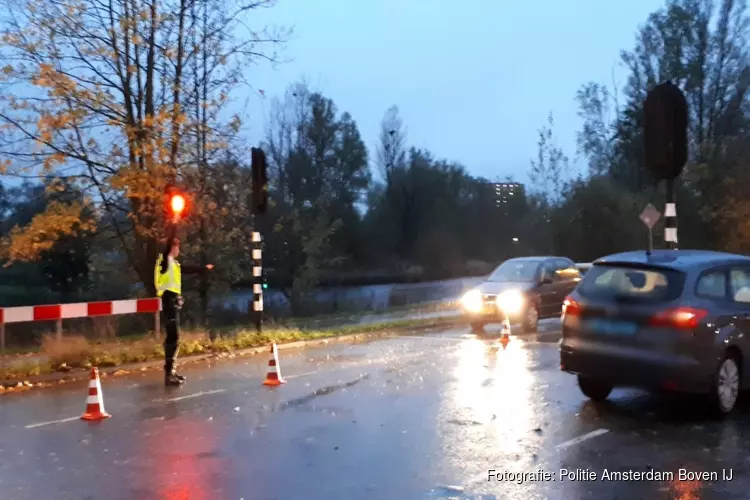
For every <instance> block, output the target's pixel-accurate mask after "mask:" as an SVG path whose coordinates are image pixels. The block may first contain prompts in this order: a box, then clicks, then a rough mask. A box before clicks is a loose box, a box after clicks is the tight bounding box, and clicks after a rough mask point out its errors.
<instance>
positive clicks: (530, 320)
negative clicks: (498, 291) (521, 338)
mask: <svg viewBox="0 0 750 500" xmlns="http://www.w3.org/2000/svg"><path fill="white" fill-rule="evenodd" d="M538 325H539V311H538V310H537V308H536V306H535V305H533V304H532V305H529V307H528V308H527V309H526V312H525V313H524V314H523V321H522V322H521V327H522V329H523V333H534V332H536V330H537V327H538Z"/></svg>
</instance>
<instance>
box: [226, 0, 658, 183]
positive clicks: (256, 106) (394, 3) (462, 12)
mask: <svg viewBox="0 0 750 500" xmlns="http://www.w3.org/2000/svg"><path fill="white" fill-rule="evenodd" d="M662 5H663V1H661V0H628V1H627V2H616V1H605V0H542V1H536V2H534V1H522V0H515V1H507V0H461V1H456V0H453V1H446V0H279V1H278V3H277V5H276V6H274V7H273V8H271V9H266V10H263V11H259V12H257V13H254V14H253V18H254V21H253V22H252V26H253V27H257V26H263V25H264V24H276V25H287V26H294V28H295V33H294V37H293V39H292V41H291V42H290V43H289V44H288V46H287V49H286V51H285V53H284V57H286V58H287V59H290V60H291V61H290V62H287V63H285V64H281V65H278V66H277V67H275V68H273V67H271V66H270V65H269V64H259V65H258V66H257V67H253V68H252V69H251V70H250V71H251V73H250V74H249V75H248V76H249V80H250V82H251V83H252V85H254V86H255V88H256V89H262V90H263V91H264V92H265V94H266V96H267V98H266V99H265V100H263V99H262V98H261V97H260V94H259V93H256V92H252V91H249V90H248V91H246V92H247V94H249V99H247V98H246V96H245V95H242V96H241V97H242V100H243V101H246V102H245V106H247V107H246V113H248V116H247V122H246V123H247V126H248V128H247V133H248V135H249V137H250V139H251V140H252V141H253V142H257V141H258V140H260V139H261V138H262V135H263V130H264V127H265V118H264V115H265V113H267V111H268V108H269V105H270V98H271V97H272V96H274V95H281V94H282V93H283V91H284V89H285V88H286V86H287V85H288V84H289V83H291V82H293V81H297V80H299V79H300V78H301V77H305V78H306V79H307V80H308V81H309V82H310V83H311V84H312V85H313V86H315V87H317V88H318V89H319V90H321V91H322V92H323V93H324V94H326V95H327V96H328V97H331V98H332V99H333V100H334V101H335V103H336V105H337V106H338V108H339V111H348V112H350V113H351V114H352V116H353V117H354V119H355V120H356V121H357V124H358V126H359V129H360V132H361V133H362V136H363V138H364V140H365V142H366V143H367V145H368V147H369V148H370V149H371V150H372V149H373V147H374V146H375V144H376V143H377V137H378V130H379V124H380V120H381V118H382V116H383V113H384V112H385V110H386V109H387V108H388V107H389V106H390V105H392V104H396V105H398V106H399V108H400V110H401V116H402V118H403V120H404V123H405V125H406V127H407V128H408V142H409V144H410V145H413V146H418V147H424V148H427V149H429V150H430V151H432V152H433V153H434V154H435V155H436V156H438V157H441V158H447V159H451V160H456V161H459V162H461V163H463V164H464V165H465V166H466V167H467V168H468V169H469V171H470V172H471V173H473V174H475V175H481V176H484V177H488V178H490V179H495V178H498V177H505V176H513V177H514V178H516V179H517V180H519V181H522V182H526V181H527V180H528V179H527V177H526V171H527V169H528V166H529V161H530V159H531V158H532V157H533V156H534V154H535V152H536V141H537V130H538V129H539V127H540V126H542V125H543V124H544V122H545V120H546V117H547V115H548V113H550V112H552V113H553V116H554V117H555V121H556V124H557V125H556V133H557V136H558V139H559V142H560V144H561V145H562V146H563V147H564V148H565V150H566V152H567V153H568V155H569V156H570V157H573V156H574V155H575V149H576V140H575V138H576V131H577V130H578V128H579V124H580V120H579V119H578V117H577V116H576V112H577V108H576V103H575V92H576V90H577V89H578V88H579V87H580V85H581V84H583V83H585V82H587V81H590V80H594V81H599V82H603V83H608V84H611V83H612V81H613V71H614V74H615V78H616V80H618V84H619V85H620V86H621V85H622V84H624V80H625V72H624V71H623V70H622V69H621V67H620V63H619V53H620V50H622V49H629V48H631V47H632V46H633V42H634V39H635V31H636V29H637V28H638V26H639V25H640V24H642V23H643V22H645V20H646V18H647V16H648V14H649V13H651V12H653V11H654V10H656V9H658V8H660V7H661V6H662ZM618 68H619V69H618ZM243 92H245V91H243ZM238 106H239V99H238ZM245 106H243V108H244V107H245ZM373 156H374V155H373Z"/></svg>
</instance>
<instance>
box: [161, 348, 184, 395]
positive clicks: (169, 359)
mask: <svg viewBox="0 0 750 500" xmlns="http://www.w3.org/2000/svg"><path fill="white" fill-rule="evenodd" d="M176 356H177V345H175V344H166V345H165V346H164V358H165V359H164V385H166V386H171V387H174V386H178V385H181V384H182V383H183V382H184V381H185V378H184V377H181V376H180V375H177V372H175V369H174V362H175V358H176Z"/></svg>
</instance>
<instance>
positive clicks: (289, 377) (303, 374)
mask: <svg viewBox="0 0 750 500" xmlns="http://www.w3.org/2000/svg"><path fill="white" fill-rule="evenodd" d="M320 372H321V370H315V371H314V372H305V373H297V374H295V375H283V378H284V379H289V380H291V379H293V378H300V377H307V376H308V375H315V374H316V373H320Z"/></svg>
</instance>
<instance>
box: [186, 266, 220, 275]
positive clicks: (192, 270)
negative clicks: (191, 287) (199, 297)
mask: <svg viewBox="0 0 750 500" xmlns="http://www.w3.org/2000/svg"><path fill="white" fill-rule="evenodd" d="M213 268H214V265H213V264H207V265H205V266H191V265H187V264H181V265H180V270H181V271H182V272H183V273H184V274H198V273H204V272H207V271H210V270H211V269H213Z"/></svg>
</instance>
